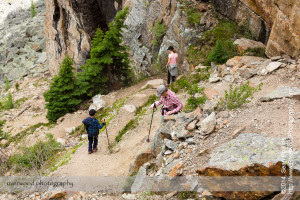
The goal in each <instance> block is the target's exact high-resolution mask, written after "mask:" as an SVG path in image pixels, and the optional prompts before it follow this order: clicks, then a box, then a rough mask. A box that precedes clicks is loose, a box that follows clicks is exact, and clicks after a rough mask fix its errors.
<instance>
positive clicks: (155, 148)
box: [150, 131, 164, 156]
mask: <svg viewBox="0 0 300 200" xmlns="http://www.w3.org/2000/svg"><path fill="white" fill-rule="evenodd" d="M163 144H164V143H163V140H162V136H161V133H160V132H159V131H156V133H155V135H154V138H153V142H152V143H151V147H150V148H151V152H152V154H153V155H154V156H156V155H158V154H159V152H160V150H161V147H162V146H163Z"/></svg>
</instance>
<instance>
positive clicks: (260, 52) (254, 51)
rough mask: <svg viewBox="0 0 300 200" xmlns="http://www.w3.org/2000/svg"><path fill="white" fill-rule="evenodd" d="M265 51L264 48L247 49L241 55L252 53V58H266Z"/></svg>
mask: <svg viewBox="0 0 300 200" xmlns="http://www.w3.org/2000/svg"><path fill="white" fill-rule="evenodd" d="M265 51H266V49H265V48H259V47H256V48H249V49H246V50H245V51H244V52H243V54H242V55H245V54H246V53H248V52H250V53H252V55H253V56H257V57H262V58H267V56H266V54H265Z"/></svg>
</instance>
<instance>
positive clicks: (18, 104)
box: [14, 97, 29, 108]
mask: <svg viewBox="0 0 300 200" xmlns="http://www.w3.org/2000/svg"><path fill="white" fill-rule="evenodd" d="M28 99H29V98H28V97H23V98H21V99H18V100H16V101H15V103H14V105H15V107H16V108H18V107H20V106H21V105H22V104H23V103H25V102H26V101H27V100H28Z"/></svg>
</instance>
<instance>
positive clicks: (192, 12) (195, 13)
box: [186, 8, 202, 26]
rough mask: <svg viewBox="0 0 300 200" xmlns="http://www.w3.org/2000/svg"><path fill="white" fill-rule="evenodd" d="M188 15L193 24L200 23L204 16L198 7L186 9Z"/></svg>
mask: <svg viewBox="0 0 300 200" xmlns="http://www.w3.org/2000/svg"><path fill="white" fill-rule="evenodd" d="M186 13H187V17H188V22H189V23H190V25H192V26H196V25H200V20H201V17H202V14H201V12H199V10H198V9H196V8H188V9H187V10H186Z"/></svg>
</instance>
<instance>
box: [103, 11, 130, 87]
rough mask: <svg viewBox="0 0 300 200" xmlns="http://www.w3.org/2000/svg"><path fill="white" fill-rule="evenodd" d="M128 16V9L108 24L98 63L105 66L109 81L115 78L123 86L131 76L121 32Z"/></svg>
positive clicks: (120, 12) (119, 13)
mask: <svg viewBox="0 0 300 200" xmlns="http://www.w3.org/2000/svg"><path fill="white" fill-rule="evenodd" d="M127 15H128V7H126V8H125V9H124V10H121V11H119V12H118V13H117V15H116V17H115V20H114V21H113V22H110V23H109V25H108V27H109V30H108V31H107V32H106V33H105V37H104V39H103V41H102V42H101V46H100V49H101V51H102V53H101V54H102V56H101V60H100V62H102V63H103V64H104V65H105V66H106V70H107V73H108V76H109V79H110V80H111V81H113V80H114V77H113V75H114V76H116V78H117V81H121V82H122V83H124V84H125V85H127V84H129V83H130V81H131V79H132V77H133V75H132V71H131V69H130V65H129V64H130V61H129V54H128V52H127V50H128V48H127V47H126V46H124V45H122V42H123V40H122V32H123V30H122V29H123V28H124V27H125V25H124V22H125V19H126V16H127Z"/></svg>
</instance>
